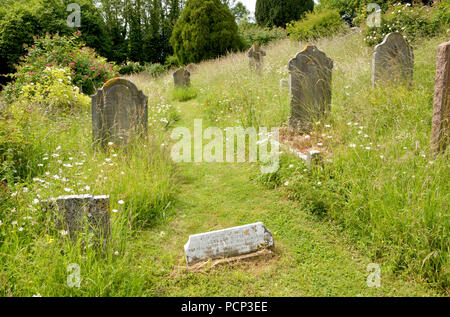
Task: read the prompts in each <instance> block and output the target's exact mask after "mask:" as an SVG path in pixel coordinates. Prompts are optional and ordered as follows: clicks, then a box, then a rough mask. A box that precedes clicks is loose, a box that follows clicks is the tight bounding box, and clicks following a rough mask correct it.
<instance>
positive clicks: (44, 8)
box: [0, 0, 111, 74]
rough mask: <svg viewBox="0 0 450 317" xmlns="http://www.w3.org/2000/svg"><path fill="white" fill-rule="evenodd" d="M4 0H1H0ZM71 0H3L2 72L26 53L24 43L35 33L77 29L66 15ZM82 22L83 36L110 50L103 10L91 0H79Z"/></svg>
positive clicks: (63, 32)
mask: <svg viewBox="0 0 450 317" xmlns="http://www.w3.org/2000/svg"><path fill="white" fill-rule="evenodd" d="M0 2H2V1H0ZM71 2H73V1H71V0H64V1H62V0H45V1H44V0H26V1H24V0H23V1H20V0H17V1H9V2H6V3H4V1H3V3H2V4H1V6H2V10H3V13H1V12H0V15H1V16H2V18H1V19H0V74H7V73H11V72H14V64H17V63H19V58H20V57H21V56H23V55H24V54H25V49H24V47H23V43H27V44H28V45H31V44H32V43H33V36H34V35H39V36H44V35H45V34H46V32H48V33H52V34H54V33H59V34H60V35H64V36H70V34H72V33H73V32H74V29H73V28H70V27H69V26H68V25H67V23H66V19H67V16H68V13H67V5H68V4H69V3H71ZM76 2H77V4H79V5H80V8H81V11H82V15H83V17H82V18H83V22H82V23H81V26H80V28H79V29H80V30H81V31H82V35H81V38H82V39H83V41H84V42H85V43H87V45H88V46H89V47H93V48H95V49H97V50H98V51H99V52H100V53H101V54H107V53H108V52H110V51H111V39H110V36H109V34H107V32H106V28H105V22H104V21H103V18H102V14H101V11H100V9H99V8H97V7H96V6H95V5H94V4H93V1H92V0H77V1H76Z"/></svg>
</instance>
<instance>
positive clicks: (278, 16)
mask: <svg viewBox="0 0 450 317" xmlns="http://www.w3.org/2000/svg"><path fill="white" fill-rule="evenodd" d="M313 9H314V1H313V0H257V1H256V9H255V17H256V22H257V23H258V24H259V25H260V26H268V27H273V26H277V27H285V26H286V24H287V23H289V22H291V21H297V20H299V19H300V18H301V17H302V15H303V14H304V13H306V12H308V11H312V10H313Z"/></svg>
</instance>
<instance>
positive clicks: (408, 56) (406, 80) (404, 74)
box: [372, 32, 414, 87]
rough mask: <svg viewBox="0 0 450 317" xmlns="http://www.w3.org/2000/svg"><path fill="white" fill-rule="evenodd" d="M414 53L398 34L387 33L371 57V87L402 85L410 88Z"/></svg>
mask: <svg viewBox="0 0 450 317" xmlns="http://www.w3.org/2000/svg"><path fill="white" fill-rule="evenodd" d="M413 71H414V53H413V50H412V48H411V46H410V45H409V43H408V41H407V40H406V39H405V38H404V37H403V35H402V34H400V33H398V32H393V33H389V34H388V35H386V37H385V38H384V40H383V42H381V43H380V44H378V45H377V46H375V49H374V53H373V57H372V85H373V86H374V87H375V86H377V85H381V86H383V85H392V84H404V85H406V86H411V85H412V81H413Z"/></svg>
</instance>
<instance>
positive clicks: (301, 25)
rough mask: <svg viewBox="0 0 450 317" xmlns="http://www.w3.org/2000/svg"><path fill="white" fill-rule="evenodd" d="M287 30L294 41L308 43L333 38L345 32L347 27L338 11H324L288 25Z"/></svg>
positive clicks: (312, 13)
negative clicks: (328, 37) (313, 40)
mask: <svg viewBox="0 0 450 317" xmlns="http://www.w3.org/2000/svg"><path fill="white" fill-rule="evenodd" d="M286 30H287V32H288V34H289V36H290V37H291V38H292V39H295V40H297V41H307V40H310V39H318V38H321V37H326V36H332V35H334V34H336V33H339V32H341V31H343V30H345V25H344V21H343V20H342V19H341V17H340V15H339V12H338V11H337V10H333V9H323V10H319V11H314V12H311V13H308V14H306V17H305V18H304V19H303V20H300V21H297V22H293V23H290V24H288V25H287V28H286Z"/></svg>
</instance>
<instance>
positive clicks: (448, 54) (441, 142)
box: [431, 42, 450, 154]
mask: <svg viewBox="0 0 450 317" xmlns="http://www.w3.org/2000/svg"><path fill="white" fill-rule="evenodd" d="M449 121H450V42H446V43H442V44H441V45H439V47H438V56H437V59H436V81H435V85H434V105H433V127H432V131H431V150H432V151H433V153H434V154H438V153H441V152H442V153H443V152H444V151H445V149H446V148H447V146H448V144H449V142H450V137H449V129H450V122H449Z"/></svg>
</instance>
